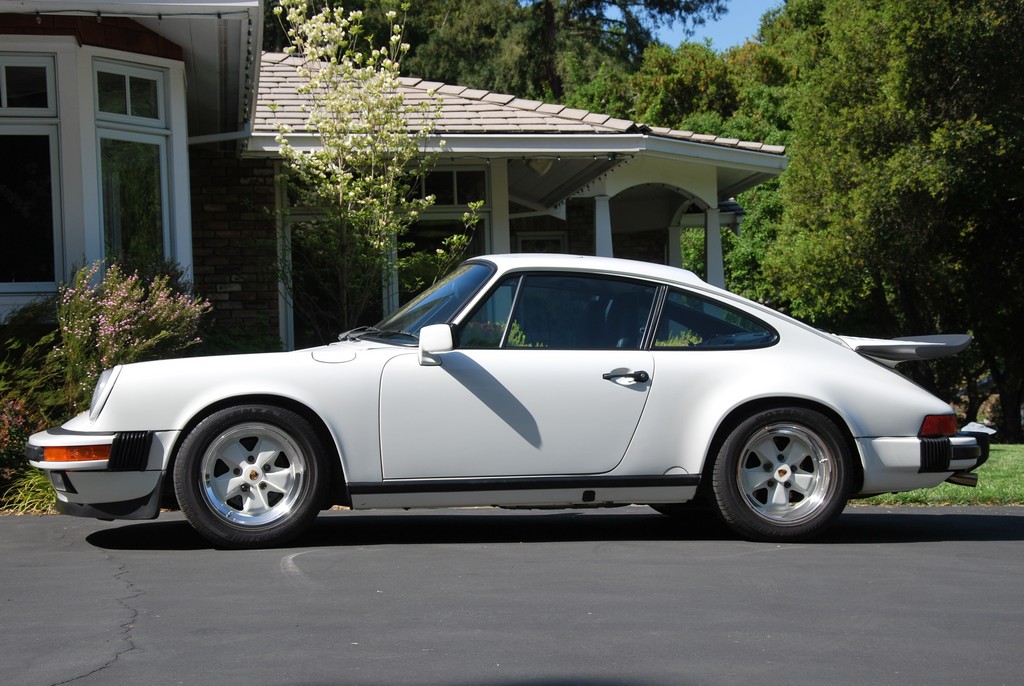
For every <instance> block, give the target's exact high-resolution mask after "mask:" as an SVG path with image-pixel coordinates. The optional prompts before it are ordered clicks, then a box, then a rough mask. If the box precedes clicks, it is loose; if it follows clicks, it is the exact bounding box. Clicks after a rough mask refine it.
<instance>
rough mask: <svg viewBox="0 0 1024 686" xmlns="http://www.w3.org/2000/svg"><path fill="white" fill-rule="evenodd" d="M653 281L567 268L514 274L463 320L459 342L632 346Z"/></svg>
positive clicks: (651, 298) (640, 332) (597, 347)
mask: <svg viewBox="0 0 1024 686" xmlns="http://www.w3.org/2000/svg"><path fill="white" fill-rule="evenodd" d="M656 292H657V287H656V286H652V285H649V284H642V283H635V282H631V281H624V280H620V279H611V278H602V277H591V276H578V275H570V274H528V275H524V276H522V277H514V278H512V279H510V280H508V281H506V282H505V283H503V284H502V285H501V286H499V287H498V289H497V290H496V291H495V292H494V293H493V294H492V295H491V297H490V298H488V299H487V300H486V301H485V302H484V303H483V304H482V305H481V306H480V308H479V309H478V310H477V311H476V312H475V313H474V315H473V317H472V318H470V320H469V321H468V322H467V323H466V325H465V327H464V328H463V331H462V334H461V338H460V341H461V344H462V347H464V348H484V347H491V348H496V347H503V348H550V349H557V350H600V349H613V348H620V349H633V350H636V349H638V348H639V347H640V345H641V343H642V342H643V337H644V332H645V330H646V327H647V325H648V319H649V317H650V314H651V307H652V305H653V303H654V296H655V294H656Z"/></svg>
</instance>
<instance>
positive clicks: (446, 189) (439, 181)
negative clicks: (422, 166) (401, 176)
mask: <svg viewBox="0 0 1024 686" xmlns="http://www.w3.org/2000/svg"><path fill="white" fill-rule="evenodd" d="M453 182H454V177H453V175H452V173H451V172H450V171H435V172H429V173H428V174H427V178H426V181H425V182H424V184H423V185H424V191H425V192H426V194H427V195H433V196H434V204H435V205H454V204H455V187H454V185H453Z"/></svg>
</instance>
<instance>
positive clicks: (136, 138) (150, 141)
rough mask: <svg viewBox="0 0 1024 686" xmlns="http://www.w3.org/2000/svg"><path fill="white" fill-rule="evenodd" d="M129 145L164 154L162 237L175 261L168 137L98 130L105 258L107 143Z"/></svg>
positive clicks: (101, 225) (161, 171) (134, 132)
mask: <svg viewBox="0 0 1024 686" xmlns="http://www.w3.org/2000/svg"><path fill="white" fill-rule="evenodd" d="M104 139H108V140H117V141H127V142H129V143H144V144H146V145H156V146H157V147H158V149H159V151H160V197H161V203H160V221H161V223H162V227H161V233H162V236H161V238H162V241H163V254H164V259H165V260H167V259H171V257H172V256H173V255H174V254H175V251H174V231H173V228H172V226H171V194H170V182H169V178H168V177H169V176H170V169H169V165H168V160H167V136H166V135H162V134H156V133H141V132H138V131H123V130H120V129H109V128H100V127H99V126H97V128H96V179H97V184H98V187H99V190H100V193H99V205H100V241H101V244H102V245H101V249H102V250H103V253H104V257H108V255H106V223H105V222H106V216H107V215H106V207H104V205H103V200H104V194H103V152H102V150H103V140H104Z"/></svg>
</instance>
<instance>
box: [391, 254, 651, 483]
mask: <svg viewBox="0 0 1024 686" xmlns="http://www.w3.org/2000/svg"><path fill="white" fill-rule="evenodd" d="M656 290H657V288H656V287H655V286H652V285H650V284H643V283H636V282H631V281H625V280H621V279H612V278H607V277H593V276H589V275H588V276H581V275H576V274H566V275H563V274H524V275H517V276H514V277H510V278H509V279H508V280H506V281H505V282H503V283H502V284H501V285H500V286H498V287H497V288H496V289H495V290H494V291H493V292H492V293H491V294H490V296H489V297H488V298H487V299H486V300H485V301H484V303H483V304H482V305H481V306H480V307H479V308H478V309H477V310H476V312H475V313H473V315H472V316H470V317H469V318H467V319H466V321H465V322H463V323H462V325H461V326H460V329H459V339H460V345H459V348H458V349H457V350H454V351H452V352H449V353H444V354H442V355H441V356H440V358H441V365H440V366H420V365H419V362H418V357H417V356H416V355H413V354H410V355H402V356H399V357H396V358H394V359H392V360H391V361H390V362H389V363H388V364H387V366H386V367H385V368H384V371H383V377H382V381H381V394H380V417H381V420H380V432H381V459H382V463H383V464H382V468H383V473H384V478H385V479H415V478H462V477H468V478H485V477H503V476H531V475H538V476H539V475H554V474H559V475H574V474H599V473H603V472H607V471H610V470H611V469H613V468H614V467H615V466H616V465H617V464H618V463H619V461H620V460H621V459H622V456H623V455H624V454H625V452H626V448H627V447H628V446H629V442H630V440H631V439H632V436H633V432H634V431H635V430H636V427H637V424H638V423H639V421H640V415H641V413H642V412H643V408H644V405H645V403H646V401H647V396H648V392H649V390H650V386H651V383H653V378H654V368H653V356H652V354H651V353H650V352H649V351H647V350H643V349H642V344H643V340H644V333H645V331H646V329H647V327H648V326H649V320H650V314H651V309H652V306H653V303H654V296H655V293H656Z"/></svg>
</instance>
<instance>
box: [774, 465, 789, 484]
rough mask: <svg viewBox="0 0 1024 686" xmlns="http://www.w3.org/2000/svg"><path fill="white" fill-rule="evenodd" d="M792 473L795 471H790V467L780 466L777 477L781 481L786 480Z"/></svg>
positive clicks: (776, 473)
mask: <svg viewBox="0 0 1024 686" xmlns="http://www.w3.org/2000/svg"><path fill="white" fill-rule="evenodd" d="M792 473H793V472H791V471H789V467H779V468H778V469H777V470H776V471H775V478H776V479H778V480H779V481H786V480H787V479H789V477H790V475H791V474H792Z"/></svg>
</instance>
